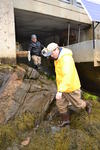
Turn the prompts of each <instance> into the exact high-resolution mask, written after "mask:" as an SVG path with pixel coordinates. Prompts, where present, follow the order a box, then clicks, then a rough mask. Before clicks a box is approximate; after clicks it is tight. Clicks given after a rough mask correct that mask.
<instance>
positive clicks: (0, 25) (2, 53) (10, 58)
mask: <svg viewBox="0 0 100 150" xmlns="http://www.w3.org/2000/svg"><path fill="white" fill-rule="evenodd" d="M15 60H16V46H15V24H14V10H13V1H12V0H0V63H3V62H4V63H15Z"/></svg>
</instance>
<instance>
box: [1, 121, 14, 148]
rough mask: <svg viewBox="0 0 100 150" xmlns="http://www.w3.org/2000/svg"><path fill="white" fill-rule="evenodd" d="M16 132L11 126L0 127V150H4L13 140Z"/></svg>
mask: <svg viewBox="0 0 100 150" xmlns="http://www.w3.org/2000/svg"><path fill="white" fill-rule="evenodd" d="M15 138H16V132H15V130H14V128H13V127H12V126H11V124H7V125H3V126H1V127H0V148H3V149H4V148H5V147H7V146H9V145H11V143H12V142H13V141H14V140H15Z"/></svg>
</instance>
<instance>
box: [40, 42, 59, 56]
mask: <svg viewBox="0 0 100 150" xmlns="http://www.w3.org/2000/svg"><path fill="white" fill-rule="evenodd" d="M57 47H58V44H56V43H50V44H49V45H48V46H47V48H44V49H43V50H42V55H43V56H45V57H48V56H50V55H51V54H52V52H53V50H55V49H56V48H57Z"/></svg>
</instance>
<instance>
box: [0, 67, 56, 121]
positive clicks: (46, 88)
mask: <svg viewBox="0 0 100 150" xmlns="http://www.w3.org/2000/svg"><path fill="white" fill-rule="evenodd" d="M6 76H7V77H8V74H7V73H6ZM22 79H23V80H22ZM3 83H4V82H3V81H2V84H3ZM1 91H2V92H1V94H0V123H4V122H5V123H6V122H7V121H8V120H10V119H12V118H13V117H15V116H16V115H20V114H22V113H24V112H26V111H29V112H32V113H36V114H42V113H44V111H45V110H46V108H47V105H48V104H49V102H50V101H52V100H53V97H54V95H55V92H56V86H55V83H54V82H53V81H52V80H48V78H47V77H46V76H45V75H40V74H39V72H38V71H36V70H35V69H33V68H31V67H28V66H26V67H24V68H22V67H18V66H17V67H16V68H14V70H13V71H12V72H10V75H9V77H8V78H7V79H6V82H5V84H4V85H3V87H2V88H1ZM45 106H46V107H45Z"/></svg>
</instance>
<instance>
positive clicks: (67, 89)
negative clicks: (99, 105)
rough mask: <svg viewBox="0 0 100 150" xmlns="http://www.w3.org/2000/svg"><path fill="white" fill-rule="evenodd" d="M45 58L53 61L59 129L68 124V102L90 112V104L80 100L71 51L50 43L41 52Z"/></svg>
mask: <svg viewBox="0 0 100 150" xmlns="http://www.w3.org/2000/svg"><path fill="white" fill-rule="evenodd" d="M42 54H43V55H44V56H45V57H48V56H50V57H51V58H53V59H54V65H55V72H56V83H57V93H56V105H57V107H58V110H59V112H60V114H61V116H62V124H61V125H60V126H61V127H63V126H65V125H69V124H70V116H69V112H68V104H69V102H70V103H71V104H73V105H74V106H75V107H77V108H79V109H86V111H87V113H88V114H90V112H91V104H90V103H89V102H86V101H84V100H82V99H81V90H80V87H81V85H80V80H79V76H78V73H77V70H76V67H75V63H74V60H73V57H72V51H71V50H70V49H68V48H62V47H59V46H58V44H56V43H50V44H49V45H48V46H47V48H45V49H43V50H42Z"/></svg>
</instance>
